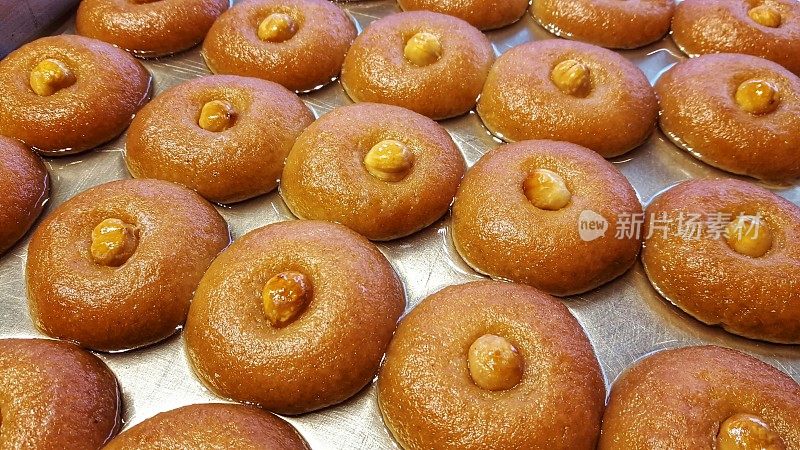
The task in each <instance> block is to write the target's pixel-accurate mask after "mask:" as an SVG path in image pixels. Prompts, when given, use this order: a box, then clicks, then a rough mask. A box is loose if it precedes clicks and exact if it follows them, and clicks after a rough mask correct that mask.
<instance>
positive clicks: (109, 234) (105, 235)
mask: <svg viewBox="0 0 800 450" xmlns="http://www.w3.org/2000/svg"><path fill="white" fill-rule="evenodd" d="M138 245H139V233H138V230H137V229H136V227H135V226H134V225H131V224H129V223H126V222H124V221H122V220H120V219H105V220H103V221H102V222H100V223H99V224H98V225H97V226H96V227H94V230H92V245H91V248H90V252H91V255H92V259H93V260H94V262H95V263H97V264H100V265H103V266H111V267H119V266H121V265H123V264H125V262H126V261H128V259H129V258H130V257H131V256H133V253H134V252H135V251H136V247H137V246H138Z"/></svg>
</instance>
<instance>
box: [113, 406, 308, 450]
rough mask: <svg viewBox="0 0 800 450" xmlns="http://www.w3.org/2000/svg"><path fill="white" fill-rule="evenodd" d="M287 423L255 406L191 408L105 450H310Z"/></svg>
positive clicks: (156, 419)
mask: <svg viewBox="0 0 800 450" xmlns="http://www.w3.org/2000/svg"><path fill="white" fill-rule="evenodd" d="M308 448H309V447H308V445H307V444H306V442H305V440H303V438H302V437H301V436H300V434H299V433H298V432H297V430H295V429H294V427H293V426H291V425H290V424H289V423H288V422H286V421H285V420H283V419H281V418H280V417H277V416H275V415H272V414H270V413H268V412H266V411H262V410H259V409H258V408H254V407H252V406H244V405H232V404H227V403H209V404H200V405H189V406H184V407H181V408H177V409H173V410H171V411H167V412H163V413H161V414H157V415H155V416H153V417H151V418H149V419H147V420H145V421H144V422H142V423H140V424H138V425H135V426H134V427H133V428H130V429H129V430H126V431H125V432H124V433H122V434H120V435H119V436H117V437H116V438H114V440H112V441H111V442H110V443H109V444H108V445H107V446H105V447H103V449H104V450H164V449H170V450H217V449H227V450H254V449H267V450H271V449H275V450H307V449H308Z"/></svg>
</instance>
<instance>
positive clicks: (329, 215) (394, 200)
mask: <svg viewBox="0 0 800 450" xmlns="http://www.w3.org/2000/svg"><path fill="white" fill-rule="evenodd" d="M464 166H465V163H464V158H463V157H462V156H461V153H460V152H459V150H458V147H456V145H455V143H453V140H452V139H451V138H450V135H449V134H448V133H447V131H446V130H445V129H444V128H442V127H441V126H440V125H439V124H437V123H436V122H434V121H433V120H431V119H429V118H427V117H425V116H422V115H420V114H417V113H415V112H413V111H409V110H407V109H404V108H399V107H397V106H389V105H379V104H375V103H361V104H356V105H352V106H345V107H342V108H336V109H334V110H333V111H331V112H329V113H327V114H325V115H324V116H322V118H320V119H319V120H317V121H316V122H315V123H314V124H313V125H311V126H310V127H309V128H307V129H306V130H305V131H304V132H303V134H301V135H300V137H299V138H298V139H297V142H296V143H295V145H294V147H293V148H292V152H291V153H290V154H289V158H288V159H287V160H286V168H285V169H284V171H283V178H282V179H281V195H283V199H284V200H285V201H286V205H287V206H288V207H289V209H290V210H291V211H292V213H294V215H296V216H298V217H301V218H304V219H317V220H328V221H331V222H337V223H341V224H343V225H346V226H347V227H349V228H351V229H352V230H355V231H356V232H358V233H359V234H361V235H363V236H365V237H366V238H367V239H373V240H388V239H395V238H399V237H402V236H407V235H409V234H411V233H414V232H416V231H418V230H420V229H422V228H425V227H427V226H428V225H430V224H432V223H433V222H435V221H436V220H437V219H439V218H440V217H442V215H444V213H446V212H447V210H448V208H449V207H450V203H452V201H453V197H454V196H455V194H456V189H457V188H458V183H459V182H460V181H461V177H462V176H463V174H464Z"/></svg>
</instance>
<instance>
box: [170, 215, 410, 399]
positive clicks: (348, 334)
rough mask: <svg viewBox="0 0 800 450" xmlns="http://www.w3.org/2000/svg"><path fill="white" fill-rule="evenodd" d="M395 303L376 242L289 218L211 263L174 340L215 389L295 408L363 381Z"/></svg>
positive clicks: (398, 294) (395, 288)
mask: <svg viewBox="0 0 800 450" xmlns="http://www.w3.org/2000/svg"><path fill="white" fill-rule="evenodd" d="M403 307H404V297H403V287H402V285H401V284H400V281H399V280H398V279H397V276H396V275H395V273H394V271H393V270H392V266H391V265H390V264H389V262H388V261H387V260H386V258H385V257H384V256H383V255H382V254H381V252H380V251H378V248H377V247H375V246H374V245H373V244H371V243H370V242H369V241H367V240H366V239H365V238H363V237H361V236H360V235H358V234H356V233H355V232H353V231H350V230H349V229H347V228H345V227H344V226H342V225H337V224H332V223H328V222H316V221H298V220H294V221H290V222H282V223H277V224H272V225H268V226H266V227H263V228H259V229H257V230H254V231H251V232H250V233H248V234H246V235H245V236H243V237H242V238H240V239H239V240H237V241H236V242H234V243H233V245H231V247H230V248H229V249H228V250H226V251H225V252H223V253H222V254H221V255H220V256H219V257H218V258H217V259H216V260H215V261H214V263H213V264H212V265H211V267H210V268H209V270H208V272H207V273H206V275H205V276H204V277H203V280H202V281H201V282H200V286H199V287H198V288H197V293H196V294H195V296H194V300H193V301H192V307H191V309H190V311H189V318H188V320H187V322H186V331H185V332H184V337H185V339H186V346H187V351H188V355H189V359H190V361H191V363H192V366H193V368H194V370H195V373H196V374H197V376H198V377H199V378H200V379H201V380H202V381H203V382H204V383H206V384H207V385H208V386H209V387H210V389H211V390H213V391H214V392H215V393H217V394H218V395H221V396H223V397H226V398H231V399H233V400H237V401H240V402H244V403H249V404H254V405H257V406H260V407H262V408H265V409H268V410H270V411H275V412H277V413H280V414H301V413H304V412H309V411H314V410H316V409H320V408H324V407H326V406H329V405H334V404H337V403H340V402H342V401H344V400H346V399H348V398H350V397H351V396H353V395H355V394H356V393H357V392H358V391H359V390H361V388H363V387H364V386H365V385H367V384H368V383H369V382H370V380H372V378H373V376H374V375H375V372H376V371H377V370H378V365H379V364H380V361H381V358H382V357H383V353H384V351H385V350H386V347H387V345H388V344H389V340H390V339H391V337H392V333H393V332H394V329H395V325H396V322H397V319H398V318H399V317H400V314H402V312H403Z"/></svg>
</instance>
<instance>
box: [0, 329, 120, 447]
mask: <svg viewBox="0 0 800 450" xmlns="http://www.w3.org/2000/svg"><path fill="white" fill-rule="evenodd" d="M121 406H122V405H121V404H120V393H119V386H118V385H117V379H116V378H115V377H114V374H113V373H112V372H111V370H109V368H108V367H106V365H105V364H103V362H102V361H100V359H99V358H97V357H96V356H94V355H92V354H91V353H89V352H86V351H84V350H81V349H80V348H78V347H77V346H75V345H73V344H70V343H67V342H61V341H51V340H46V339H0V411H2V412H3V433H2V435H1V436H0V447H2V448H4V449H28V450H51V449H59V450H87V449H88V450H94V449H99V448H100V447H102V446H103V444H105V443H106V442H107V441H108V440H109V439H111V438H112V437H113V436H114V435H115V434H116V433H117V431H119V426H120V412H121Z"/></svg>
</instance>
